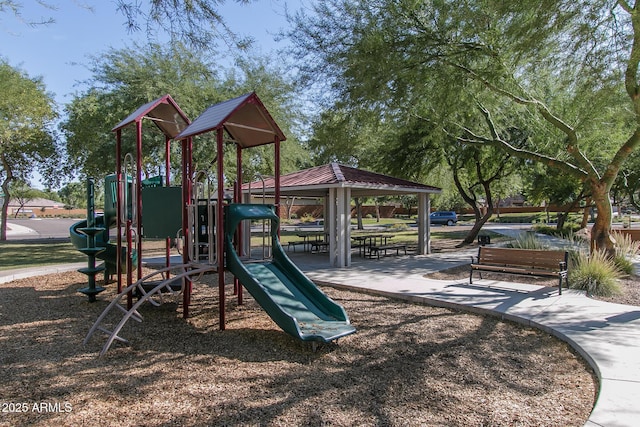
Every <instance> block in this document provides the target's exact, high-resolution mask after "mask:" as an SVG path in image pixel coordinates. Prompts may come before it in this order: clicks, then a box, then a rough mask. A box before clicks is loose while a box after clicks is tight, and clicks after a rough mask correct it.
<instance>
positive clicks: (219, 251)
mask: <svg viewBox="0 0 640 427" xmlns="http://www.w3.org/2000/svg"><path fill="white" fill-rule="evenodd" d="M223 138H224V129H223V128H221V127H220V128H218V130H217V133H216V152H217V153H218V164H217V173H216V178H217V183H218V197H217V199H218V200H217V204H216V208H217V209H216V260H217V261H218V297H219V302H218V305H219V308H220V316H219V320H220V330H221V331H224V330H225V328H226V313H225V310H226V308H225V294H224V285H225V283H224V233H225V229H224V223H223V218H224V206H223V204H224V139H223Z"/></svg>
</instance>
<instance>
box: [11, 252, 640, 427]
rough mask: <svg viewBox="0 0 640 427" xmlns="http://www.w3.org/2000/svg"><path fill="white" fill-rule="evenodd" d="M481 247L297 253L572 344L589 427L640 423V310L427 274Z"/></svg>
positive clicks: (319, 270)
mask: <svg viewBox="0 0 640 427" xmlns="http://www.w3.org/2000/svg"><path fill="white" fill-rule="evenodd" d="M476 253H477V252H476V250H462V251H459V252H455V253H444V254H437V253H436V254H432V255H423V256H401V257H394V256H390V257H384V258H382V259H380V260H379V261H378V260H368V259H367V260H364V259H360V258H358V257H357V255H356V256H354V257H353V261H352V266H351V267H350V268H344V269H334V268H329V267H328V261H327V257H326V255H322V254H316V255H309V254H301V253H290V256H291V258H292V260H293V261H294V262H295V263H296V264H297V265H298V266H299V267H300V268H301V270H303V271H304V272H305V273H306V274H307V275H308V276H309V277H310V278H311V279H313V280H314V281H316V282H318V283H320V284H329V285H332V286H337V287H342V288H346V289H353V290H366V291H367V292H375V293H378V294H382V295H388V296H392V297H395V298H402V299H406V300H408V301H419V302H422V303H427V304H431V305H436V306H441V307H449V308H456V309H463V310H467V311H471V312H476V313H481V314H489V315H493V316H499V317H501V318H504V319H509V320H512V321H515V322H519V323H522V324H525V325H529V326H532V327H536V328H539V329H542V330H543V331H546V332H548V333H550V334H553V335H555V336H557V337H558V338H560V339H562V340H564V341H566V342H567V343H569V344H570V345H571V346H572V347H573V348H575V349H576V351H578V352H579V353H580V354H581V355H582V356H583V357H584V358H585V359H586V360H587V362H588V363H589V364H590V365H591V366H592V367H593V369H594V370H595V372H596V374H597V376H598V378H599V380H600V390H599V395H598V400H597V402H596V405H595V407H594V409H593V412H592V413H591V416H590V417H589V420H588V421H587V423H586V424H585V426H587V427H596V426H606V427H619V426H620V427H622V426H628V427H631V426H637V425H640V404H639V403H638V402H640V307H636V306H626V305H620V304H612V303H607V302H601V301H597V300H594V299H591V298H588V297H586V296H585V295H584V293H583V292H578V291H574V290H564V291H563V294H562V295H561V296H559V295H558V291H557V288H544V287H539V286H532V285H524V284H516V283H511V282H497V281H490V280H486V279H483V280H480V279H478V280H476V279H475V278H474V284H473V285H469V283H468V280H449V281H442V280H432V279H426V278H425V277H424V275H425V274H427V273H429V272H433V271H437V270H442V269H446V268H449V267H453V266H456V265H461V264H465V263H468V262H469V260H470V257H471V256H472V255H475V254H476ZM78 267H79V265H78V264H73V265H64V266H56V267H45V268H32V269H25V270H20V271H0V283H4V282H7V281H11V280H15V279H17V278H24V277H29V276H34V275H39V274H50V273H52V272H59V271H68V270H74V269H77V268H78Z"/></svg>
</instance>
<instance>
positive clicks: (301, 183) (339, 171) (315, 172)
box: [242, 163, 442, 197]
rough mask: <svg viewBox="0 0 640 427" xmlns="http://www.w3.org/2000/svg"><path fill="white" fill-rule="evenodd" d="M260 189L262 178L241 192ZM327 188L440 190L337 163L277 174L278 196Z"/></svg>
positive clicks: (270, 182) (355, 193)
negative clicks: (279, 175)
mask: <svg viewBox="0 0 640 427" xmlns="http://www.w3.org/2000/svg"><path fill="white" fill-rule="evenodd" d="M249 185H251V188H252V190H253V191H255V190H256V189H257V191H261V190H262V181H255V182H252V183H251V184H244V185H243V186H242V189H243V191H245V192H246V191H248V190H249ZM264 188H265V193H273V192H274V179H273V178H266V179H265V182H264ZM329 188H350V189H351V197H364V196H382V195H392V194H406V193H413V194H416V193H427V194H438V193H440V192H441V191H442V190H441V189H440V188H438V187H433V186H430V185H425V184H420V183H417V182H412V181H407V180H404V179H400V178H394V177H391V176H388V175H383V174H379V173H375V172H369V171H365V170H362V169H357V168H353V167H350V166H345V165H341V164H338V163H329V164H327V165H322V166H317V167H314V168H310V169H305V170H301V171H298V172H293V173H290V174H287V175H282V176H281V177H280V192H281V194H282V195H291V196H305V197H324V196H326V195H327V194H328V192H329Z"/></svg>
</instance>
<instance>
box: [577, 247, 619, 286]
mask: <svg viewBox="0 0 640 427" xmlns="http://www.w3.org/2000/svg"><path fill="white" fill-rule="evenodd" d="M620 277H621V273H620V270H618V268H617V267H616V265H615V263H614V262H613V260H611V259H609V258H607V256H606V254H605V253H604V252H603V251H595V252H593V253H592V254H591V255H588V254H585V253H576V255H575V258H574V263H573V266H572V268H570V269H569V285H570V286H571V287H572V288H574V289H582V290H584V291H587V295H599V296H611V295H616V294H619V293H620V284H619V279H620Z"/></svg>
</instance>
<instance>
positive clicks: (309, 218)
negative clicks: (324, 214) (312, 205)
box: [300, 213, 316, 222]
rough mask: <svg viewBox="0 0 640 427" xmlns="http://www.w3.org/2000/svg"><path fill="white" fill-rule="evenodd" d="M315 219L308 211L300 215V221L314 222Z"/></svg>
mask: <svg viewBox="0 0 640 427" xmlns="http://www.w3.org/2000/svg"><path fill="white" fill-rule="evenodd" d="M315 220H316V219H315V218H314V217H313V215H311V214H309V213H305V214H304V215H302V218H300V221H302V222H314V221H315Z"/></svg>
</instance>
